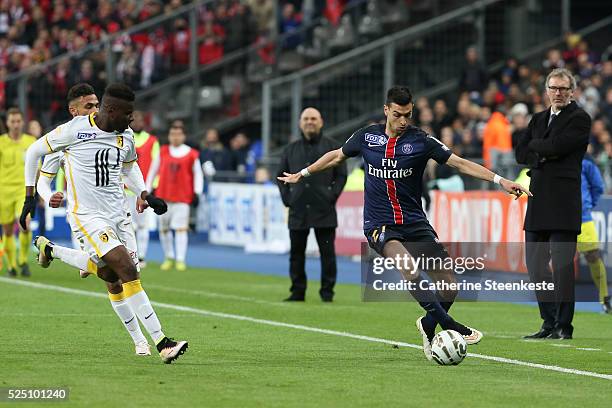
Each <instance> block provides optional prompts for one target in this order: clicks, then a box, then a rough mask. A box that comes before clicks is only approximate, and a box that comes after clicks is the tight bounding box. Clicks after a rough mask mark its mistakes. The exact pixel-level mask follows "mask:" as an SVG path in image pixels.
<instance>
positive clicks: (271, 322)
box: [0, 277, 612, 381]
mask: <svg viewBox="0 0 612 408" xmlns="http://www.w3.org/2000/svg"><path fill="white" fill-rule="evenodd" d="M0 282H5V283H10V284H13V285H21V286H27V287H31V288H37V289H47V290H53V291H56V292H63V293H70V294H74V295H81V296H90V297H97V298H107V295H105V294H102V293H96V292H90V291H87V290H80V289H72V288H66V287H63V286H56V285H48V284H44V283H37V282H27V281H22V280H16V279H10V278H4V277H0ZM151 304H152V305H153V306H156V307H161V308H166V309H172V310H179V311H182V312H191V313H197V314H200V315H203V316H214V317H220V318H223V319H233V320H241V321H246V322H252V323H259V324H265V325H268V326H276V327H284V328H289V329H296V330H302V331H307V332H313V333H321V334H328V335H332V336H339V337H347V338H351V339H356V340H364V341H371V342H373V343H382V344H390V345H397V346H402V347H409V348H413V349H418V350H421V349H422V347H421V346H418V345H416V344H411V343H404V342H401V341H394V340H387V339H381V338H378V337H370V336H362V335H360V334H353V333H348V332H341V331H336V330H327V329H321V328H318V327H311V326H303V325H301V324H292V323H283V322H277V321H274V320H265V319H257V318H254V317H249V316H242V315H235V314H230V313H222V312H213V311H209V310H204V309H196V308H193V307H188V306H179V305H173V304H169V303H161V302H151ZM468 356H470V357H475V358H480V359H482V360H489V361H495V362H498V363H506V364H514V365H519V366H524V367H531V368H539V369H542V370H548V371H556V372H559V373H565V374H574V375H580V376H584V377H594V378H601V379H604V380H609V381H612V375H609V374H600V373H595V372H591V371H584V370H576V369H573V368H565V367H558V366H553V365H546V364H538V363H530V362H528V361H520V360H514V359H510V358H504V357H495V356H487V355H484V354H477V353H468Z"/></svg>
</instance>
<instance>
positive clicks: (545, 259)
mask: <svg viewBox="0 0 612 408" xmlns="http://www.w3.org/2000/svg"><path fill="white" fill-rule="evenodd" d="M576 237H577V235H576V233H574V232H570V231H537V232H534V231H525V244H526V248H525V254H526V264H527V270H528V272H529V278H530V279H531V281H532V282H542V281H545V282H553V283H554V284H555V290H554V292H552V293H551V292H550V291H536V298H537V299H538V306H539V308H540V317H541V318H542V320H543V321H544V322H543V323H542V328H543V329H562V330H563V331H564V332H567V333H569V334H572V333H573V331H574V327H573V326H572V319H573V318H574V304H575V294H574V288H575V276H574V255H575V254H576ZM551 261H552V271H551V270H550V263H551Z"/></svg>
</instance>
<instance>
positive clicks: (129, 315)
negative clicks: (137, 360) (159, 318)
mask: <svg viewBox="0 0 612 408" xmlns="http://www.w3.org/2000/svg"><path fill="white" fill-rule="evenodd" d="M108 297H109V299H110V302H111V306H112V307H113V310H114V311H115V313H116V314H117V316H118V317H119V319H120V320H121V323H123V327H125V329H126V330H127V332H128V333H129V335H130V336H131V337H132V340H133V341H134V344H138V343H141V342H146V341H147V339H146V338H145V336H144V335H143V334H142V330H140V324H138V319H137V318H136V315H135V314H134V311H133V310H132V308H131V307H130V305H129V304H128V303H127V302H126V300H125V298H124V295H123V292H120V293H117V294H113V293H110V292H109V293H108Z"/></svg>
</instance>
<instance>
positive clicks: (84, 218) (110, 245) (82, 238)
mask: <svg viewBox="0 0 612 408" xmlns="http://www.w3.org/2000/svg"><path fill="white" fill-rule="evenodd" d="M67 218H68V222H69V223H70V227H71V228H72V233H73V234H74V236H75V238H76V239H77V241H78V242H79V244H80V246H81V249H82V250H83V251H85V252H87V254H88V255H89V257H90V258H91V259H92V261H94V263H95V264H96V265H98V266H99V267H102V266H104V265H105V263H104V261H102V257H103V256H104V255H106V254H107V253H109V252H110V251H111V250H112V249H114V248H116V247H118V246H120V245H123V246H124V247H125V248H126V249H127V251H128V252H129V254H130V257H131V258H132V260H133V261H134V264H135V265H136V269H138V270H139V271H140V267H139V264H138V254H137V246H136V235H135V234H134V227H133V226H132V220H131V218H130V217H129V216H128V215H127V213H126V215H125V216H123V217H120V218H118V219H117V220H110V219H108V218H105V217H103V216H100V215H75V214H72V213H69V214H68V217H67Z"/></svg>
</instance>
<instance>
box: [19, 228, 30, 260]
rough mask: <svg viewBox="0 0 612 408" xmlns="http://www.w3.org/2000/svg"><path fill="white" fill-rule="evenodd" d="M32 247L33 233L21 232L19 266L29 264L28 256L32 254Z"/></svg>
mask: <svg viewBox="0 0 612 408" xmlns="http://www.w3.org/2000/svg"><path fill="white" fill-rule="evenodd" d="M30 245H32V232H31V231H21V232H19V260H18V264H19V265H23V264H25V263H27V262H28V255H29V254H30Z"/></svg>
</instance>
